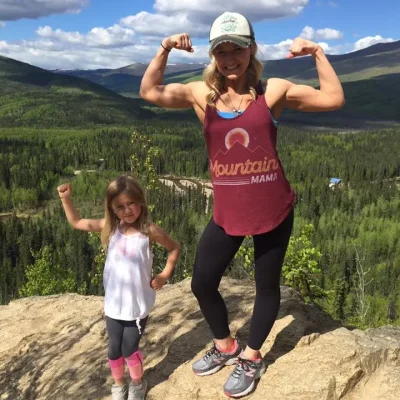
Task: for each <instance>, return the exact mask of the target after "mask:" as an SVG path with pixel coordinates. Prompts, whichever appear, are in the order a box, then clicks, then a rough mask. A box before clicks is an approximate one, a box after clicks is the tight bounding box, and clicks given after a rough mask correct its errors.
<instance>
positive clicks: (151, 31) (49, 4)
mask: <svg viewBox="0 0 400 400" xmlns="http://www.w3.org/2000/svg"><path fill="white" fill-rule="evenodd" d="M224 11H236V12H241V13H243V14H244V15H246V16H247V17H248V18H249V19H250V20H251V21H252V22H253V25H254V28H255V32H256V40H257V42H258V44H259V48H260V50H261V52H260V58H261V59H279V58H284V57H285V55H286V53H287V51H288V49H289V48H290V44H291V42H292V40H293V39H295V38H296V37H298V36H302V37H304V38H306V39H309V40H313V41H315V42H318V43H320V44H321V46H322V47H323V48H324V50H325V51H326V53H329V54H342V53H347V52H350V51H355V50H359V49H362V48H364V47H368V46H370V45H372V44H375V43H378V42H389V41H394V40H399V39H400V29H399V28H398V26H399V25H400V24H399V21H398V20H399V16H400V2H399V1H397V0H380V1H379V2H378V1H372V0H370V1H368V0H218V1H215V0H152V1H150V0H0V55H3V56H5V57H10V58H14V59H17V60H20V61H24V62H28V63H30V64H33V65H37V66H40V67H43V68H48V69H56V68H60V69H73V68H82V69H84V68H90V69H92V68H118V67H122V66H125V65H129V64H132V63H134V62H148V61H150V59H151V58H152V56H153V55H154V54H155V51H156V49H157V47H158V45H159V43H160V40H161V39H162V38H163V37H166V36H168V35H171V34H173V33H180V32H188V33H189V34H190V35H191V36H192V40H193V44H194V48H195V52H194V53H192V54H189V53H185V52H179V51H173V52H172V53H171V55H170V62H188V63H190V62H207V60H208V50H207V42H208V41H207V35H208V32H209V27H210V24H211V23H212V21H213V20H214V19H215V17H216V16H218V15H219V14H221V13H222V12H224Z"/></svg>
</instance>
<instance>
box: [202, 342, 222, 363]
mask: <svg viewBox="0 0 400 400" xmlns="http://www.w3.org/2000/svg"><path fill="white" fill-rule="evenodd" d="M214 355H216V356H217V357H222V352H221V351H219V350H218V349H217V346H215V344H214V346H213V347H211V349H210V350H208V351H207V353H206V355H205V356H204V357H203V358H204V359H205V360H207V359H208V358H210V357H212V356H214Z"/></svg>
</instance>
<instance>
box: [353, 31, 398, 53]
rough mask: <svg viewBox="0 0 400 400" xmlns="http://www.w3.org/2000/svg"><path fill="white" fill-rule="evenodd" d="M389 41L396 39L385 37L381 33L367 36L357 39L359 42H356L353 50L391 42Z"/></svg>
mask: <svg viewBox="0 0 400 400" xmlns="http://www.w3.org/2000/svg"><path fill="white" fill-rule="evenodd" d="M389 42H394V39H392V38H383V37H382V36H380V35H376V36H367V37H365V38H362V39H359V40H357V42H355V43H354V49H353V51H356V50H361V49H365V48H366V47H369V46H372V45H373V44H377V43H389Z"/></svg>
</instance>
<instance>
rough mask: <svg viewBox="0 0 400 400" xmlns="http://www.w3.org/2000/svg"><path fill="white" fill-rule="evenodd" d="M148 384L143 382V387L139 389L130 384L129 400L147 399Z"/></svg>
mask: <svg viewBox="0 0 400 400" xmlns="http://www.w3.org/2000/svg"><path fill="white" fill-rule="evenodd" d="M146 390H147V382H146V380H145V379H143V380H142V387H141V388H140V389H138V387H137V385H134V384H133V383H132V382H131V383H130V384H129V392H128V393H129V394H128V400H144V399H145V397H146Z"/></svg>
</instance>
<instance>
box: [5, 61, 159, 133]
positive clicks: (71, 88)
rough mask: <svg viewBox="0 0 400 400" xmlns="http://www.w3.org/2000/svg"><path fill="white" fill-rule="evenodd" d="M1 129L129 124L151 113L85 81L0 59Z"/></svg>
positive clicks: (133, 101) (126, 99) (101, 87)
mask: <svg viewBox="0 0 400 400" xmlns="http://www.w3.org/2000/svg"><path fill="white" fill-rule="evenodd" d="M0 87H1V96H0V126H3V127H6V126H45V127H57V126H59V127H68V126H90V125H101V124H112V125H116V124H130V123H132V122H134V121H135V120H138V119H143V118H150V117H152V116H153V113H152V112H151V111H149V110H146V109H143V108H141V107H140V106H139V104H138V103H137V101H135V100H133V99H129V98H127V97H124V96H121V95H119V94H117V93H115V92H113V91H111V90H109V89H107V88H105V87H103V86H100V85H97V84H95V83H93V82H90V81H88V80H85V79H82V78H79V77H73V76H63V75H60V74H56V73H53V72H49V71H46V70H43V69H41V68H37V67H34V66H32V65H29V64H25V63H22V62H19V61H15V60H12V59H9V58H6V57H2V56H0Z"/></svg>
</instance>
